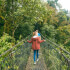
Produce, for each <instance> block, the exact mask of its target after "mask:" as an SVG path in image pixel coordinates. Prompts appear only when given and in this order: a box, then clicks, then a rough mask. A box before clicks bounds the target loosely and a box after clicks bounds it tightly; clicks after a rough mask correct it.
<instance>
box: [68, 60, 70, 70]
mask: <svg viewBox="0 0 70 70" xmlns="http://www.w3.org/2000/svg"><path fill="white" fill-rule="evenodd" d="M67 70H70V60H68V69H67Z"/></svg>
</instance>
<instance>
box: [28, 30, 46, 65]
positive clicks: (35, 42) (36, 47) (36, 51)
mask: <svg viewBox="0 0 70 70" xmlns="http://www.w3.org/2000/svg"><path fill="white" fill-rule="evenodd" d="M44 41H45V40H40V38H39V37H38V33H37V31H35V32H33V37H32V38H31V40H30V41H29V40H27V42H29V43H32V49H33V52H34V64H36V56H37V61H39V49H40V43H42V42H44Z"/></svg>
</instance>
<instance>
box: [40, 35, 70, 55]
mask: <svg viewBox="0 0 70 70" xmlns="http://www.w3.org/2000/svg"><path fill="white" fill-rule="evenodd" d="M41 36H42V37H43V38H44V39H47V38H46V37H45V36H43V35H42V34H41ZM47 40H48V41H49V42H50V43H52V44H53V45H55V46H57V47H58V48H60V49H61V50H63V51H64V52H65V53H67V54H69V55H70V53H69V52H68V51H66V50H65V49H63V48H61V47H60V46H59V45H58V44H55V43H54V42H52V41H50V40H49V39H47Z"/></svg>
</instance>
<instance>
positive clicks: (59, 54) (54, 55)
mask: <svg viewBox="0 0 70 70" xmlns="http://www.w3.org/2000/svg"><path fill="white" fill-rule="evenodd" d="M41 36H42V39H43V38H45V37H44V36H43V35H42V34H41ZM30 38H31V35H29V36H28V37H26V38H25V39H24V40H22V41H20V42H19V43H18V44H16V45H15V46H13V47H12V48H10V49H9V50H7V51H6V52H5V53H3V54H2V55H0V58H2V60H0V70H70V53H69V52H68V51H66V50H64V49H63V48H61V47H60V46H59V45H57V44H55V43H54V42H52V41H50V40H49V39H47V38H45V40H46V41H45V42H43V43H41V49H40V50H39V61H38V62H37V64H36V65H34V64H33V51H32V49H31V44H30V43H28V42H27V39H29V40H30Z"/></svg>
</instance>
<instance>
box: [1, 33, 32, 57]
mask: <svg viewBox="0 0 70 70" xmlns="http://www.w3.org/2000/svg"><path fill="white" fill-rule="evenodd" d="M30 35H31V34H30ZM30 35H28V36H27V37H26V38H25V39H22V40H21V41H20V42H19V43H17V44H16V45H14V46H13V47H12V48H10V49H8V50H7V51H5V52H4V53H3V54H1V55H0V57H2V56H3V55H5V54H6V53H8V52H9V51H11V50H12V49H13V48H15V47H16V46H17V45H19V44H20V43H21V42H25V40H26V39H27V38H28V37H29V36H30Z"/></svg>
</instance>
